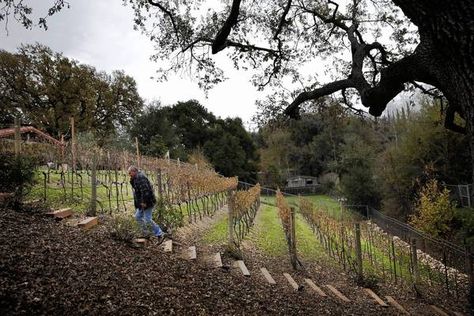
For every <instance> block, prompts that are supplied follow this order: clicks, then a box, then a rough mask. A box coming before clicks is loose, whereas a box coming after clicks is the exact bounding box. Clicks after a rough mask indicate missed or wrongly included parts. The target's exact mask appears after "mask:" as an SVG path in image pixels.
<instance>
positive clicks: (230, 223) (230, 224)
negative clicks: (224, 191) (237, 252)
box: [227, 191, 235, 247]
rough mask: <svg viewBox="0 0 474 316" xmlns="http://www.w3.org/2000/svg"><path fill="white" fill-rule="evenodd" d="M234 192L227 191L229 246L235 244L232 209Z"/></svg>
mask: <svg viewBox="0 0 474 316" xmlns="http://www.w3.org/2000/svg"><path fill="white" fill-rule="evenodd" d="M233 194H234V192H233V191H229V192H228V199H227V200H228V201H229V203H228V204H227V205H228V207H227V208H228V210H229V215H228V217H229V219H228V230H229V247H233V246H234V245H235V239H234V210H233V202H232V201H233V200H232V196H233Z"/></svg>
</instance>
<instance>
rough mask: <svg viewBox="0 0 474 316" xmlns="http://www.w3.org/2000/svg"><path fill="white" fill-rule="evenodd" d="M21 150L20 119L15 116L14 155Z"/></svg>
mask: <svg viewBox="0 0 474 316" xmlns="http://www.w3.org/2000/svg"><path fill="white" fill-rule="evenodd" d="M20 152H21V135H20V119H19V118H17V117H15V156H18V155H19V154H20Z"/></svg>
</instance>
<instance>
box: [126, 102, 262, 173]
mask: <svg viewBox="0 0 474 316" xmlns="http://www.w3.org/2000/svg"><path fill="white" fill-rule="evenodd" d="M129 132H130V135H131V136H132V137H137V139H138V142H139V144H140V148H141V150H142V152H143V153H144V154H147V155H152V156H163V155H164V154H165V153H166V152H167V151H169V153H170V156H171V157H172V158H174V159H176V158H180V159H181V160H188V159H189V157H190V155H193V154H196V153H200V154H203V155H204V156H205V157H207V159H208V160H209V162H210V163H211V164H212V165H213V166H214V168H215V169H216V171H217V172H220V173H221V174H222V175H225V176H235V175H237V176H239V179H241V180H244V181H252V182H255V181H256V173H257V167H258V166H257V162H258V156H257V150H256V146H255V144H254V141H253V139H252V137H251V135H250V134H249V133H248V132H247V131H246V130H245V128H244V126H243V123H242V120H241V119H240V118H226V119H221V118H217V117H215V116H214V114H212V113H210V112H209V111H207V110H206V109H205V108H204V107H203V106H202V105H201V104H199V103H198V102H197V101H195V100H190V101H187V102H178V103H177V104H175V105H173V106H161V105H160V104H159V103H154V104H152V105H150V106H149V107H147V108H146V109H144V111H143V112H142V113H141V114H140V115H138V116H136V118H135V120H134V122H133V123H132V125H131V128H130V130H129Z"/></svg>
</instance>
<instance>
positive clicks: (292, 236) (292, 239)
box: [289, 207, 298, 270]
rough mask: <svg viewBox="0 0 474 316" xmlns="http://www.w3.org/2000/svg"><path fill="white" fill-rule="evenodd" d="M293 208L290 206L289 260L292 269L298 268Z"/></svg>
mask: <svg viewBox="0 0 474 316" xmlns="http://www.w3.org/2000/svg"><path fill="white" fill-rule="evenodd" d="M295 226H296V225H295V208H294V207H290V231H289V233H290V260H291V265H292V266H293V269H295V270H296V269H297V268H298V259H297V257H296V229H295Z"/></svg>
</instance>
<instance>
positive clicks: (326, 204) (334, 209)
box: [260, 195, 358, 220]
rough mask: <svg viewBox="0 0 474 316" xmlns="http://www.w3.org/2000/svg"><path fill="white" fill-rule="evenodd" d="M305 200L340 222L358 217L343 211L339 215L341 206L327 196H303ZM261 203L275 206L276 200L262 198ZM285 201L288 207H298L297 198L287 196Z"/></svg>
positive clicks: (272, 197)
mask: <svg viewBox="0 0 474 316" xmlns="http://www.w3.org/2000/svg"><path fill="white" fill-rule="evenodd" d="M303 197H304V198H305V199H308V200H309V201H311V202H312V203H313V204H314V206H315V207H317V208H318V209H319V210H322V211H324V212H326V213H327V214H328V215H329V216H331V217H332V218H334V219H337V220H340V219H341V218H344V219H346V220H347V219H348V218H349V219H357V218H358V215H357V214H355V213H354V212H352V211H350V210H347V209H344V210H343V211H342V214H341V205H340V204H339V202H338V201H336V200H335V199H333V198H332V197H330V196H327V195H304V196H303ZM260 199H261V201H262V203H265V204H272V205H276V200H275V197H274V196H262V197H261V198H260ZM285 199H286V201H287V202H288V204H289V205H290V206H296V207H298V204H299V201H298V197H297V196H287V197H285Z"/></svg>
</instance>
